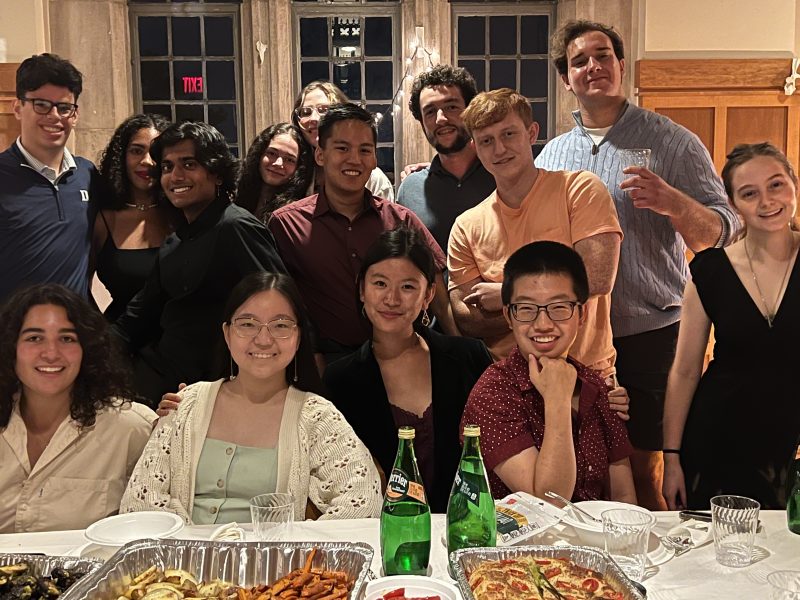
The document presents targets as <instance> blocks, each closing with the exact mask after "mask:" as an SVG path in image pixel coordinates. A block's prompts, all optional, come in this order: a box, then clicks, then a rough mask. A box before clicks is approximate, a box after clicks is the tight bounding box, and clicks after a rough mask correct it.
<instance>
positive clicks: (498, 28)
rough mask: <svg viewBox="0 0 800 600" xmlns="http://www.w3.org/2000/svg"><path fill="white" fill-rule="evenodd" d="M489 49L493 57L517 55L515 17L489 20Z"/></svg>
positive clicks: (491, 18)
mask: <svg viewBox="0 0 800 600" xmlns="http://www.w3.org/2000/svg"><path fill="white" fill-rule="evenodd" d="M489 48H490V52H489V53H490V54H492V55H495V56H497V55H500V56H502V55H512V56H513V55H515V54H516V53H517V17H490V18H489Z"/></svg>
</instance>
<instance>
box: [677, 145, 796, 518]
mask: <svg viewBox="0 0 800 600" xmlns="http://www.w3.org/2000/svg"><path fill="white" fill-rule="evenodd" d="M722 179H723V182H724V184H725V190H726V191H727V193H728V197H729V199H730V201H731V202H732V204H733V206H734V207H735V208H736V210H737V212H738V213H739V216H740V218H741V219H742V221H743V222H744V225H745V229H746V233H745V235H744V236H742V237H741V238H740V239H739V240H738V241H737V242H735V243H734V244H732V245H730V246H728V247H727V248H712V249H709V250H705V251H703V252H700V253H699V254H698V255H697V256H696V257H695V258H694V260H693V261H692V263H691V265H690V269H691V271H692V280H691V281H689V282H688V283H687V286H686V292H685V295H684V302H683V314H682V318H681V327H680V333H679V335H678V347H677V353H676V356H675V362H674V364H673V366H672V370H671V371H670V375H669V382H668V384H667V396H666V404H665V410H664V444H665V448H664V453H665V456H664V458H665V461H664V463H665V469H664V496H665V498H666V500H667V504H668V505H669V507H670V509H672V510H675V509H677V508H681V507H689V508H708V506H709V500H710V498H712V497H713V496H715V495H718V494H737V495H741V496H747V497H750V498H753V499H755V500H758V501H759V502H760V503H761V508H765V509H780V508H783V507H785V505H786V498H785V492H786V473H787V468H788V466H789V461H790V459H791V458H792V453H793V450H794V444H795V443H796V440H797V434H798V431H800V402H798V400H797V391H796V385H795V383H794V380H793V378H792V376H791V373H792V372H794V371H795V370H796V368H797V364H796V363H797V353H796V352H795V351H794V350H793V349H794V346H795V345H796V343H797V340H798V339H800V271H799V270H798V269H799V267H798V265H797V262H796V259H797V249H798V246H800V234H798V233H797V232H796V231H795V230H794V229H793V227H792V223H793V219H794V215H795V210H796V208H797V177H796V176H795V173H794V170H793V169H792V167H791V165H790V164H789V162H788V161H787V160H786V157H785V156H784V155H783V154H782V153H781V152H780V151H779V150H778V149H777V148H775V147H774V146H772V145H770V144H768V143H766V142H764V143H761V144H742V145H739V146H737V147H736V148H734V149H733V151H732V152H731V153H730V154H729V155H728V162H727V163H726V164H725V167H724V169H723V171H722ZM712 324H713V325H714V335H715V338H716V341H715V344H714V359H713V360H712V361H711V363H710V364H709V366H708V370H707V371H706V372H705V374H704V375H702V377H701V372H702V367H703V356H704V353H705V348H706V343H707V341H708V334H709V330H710V328H711V325H712Z"/></svg>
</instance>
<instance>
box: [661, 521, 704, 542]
mask: <svg viewBox="0 0 800 600" xmlns="http://www.w3.org/2000/svg"><path fill="white" fill-rule="evenodd" d="M667 535H675V536H679V537H687V536H688V537H689V538H690V539H691V540H692V547H693V548H699V547H700V546H704V545H705V544H707V543H708V542H710V541H711V540H712V539H713V538H714V536H713V533H712V531H711V523H709V522H708V521H698V520H696V519H689V520H687V521H684V522H683V523H681V524H680V525H676V526H675V527H673V528H672V529H670V530H669V531H668V532H667Z"/></svg>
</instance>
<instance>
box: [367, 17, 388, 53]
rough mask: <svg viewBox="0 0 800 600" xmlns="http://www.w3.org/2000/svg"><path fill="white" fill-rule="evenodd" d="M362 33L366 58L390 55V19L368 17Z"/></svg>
mask: <svg viewBox="0 0 800 600" xmlns="http://www.w3.org/2000/svg"><path fill="white" fill-rule="evenodd" d="M364 20H365V21H366V25H365V32H364V54H366V55H367V56H391V55H392V19H391V17H368V18H366V19H364Z"/></svg>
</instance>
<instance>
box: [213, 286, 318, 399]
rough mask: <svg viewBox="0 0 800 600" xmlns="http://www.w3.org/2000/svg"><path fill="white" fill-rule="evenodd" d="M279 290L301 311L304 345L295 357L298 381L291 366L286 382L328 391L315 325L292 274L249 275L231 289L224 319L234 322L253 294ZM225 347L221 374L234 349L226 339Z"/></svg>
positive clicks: (306, 390)
mask: <svg viewBox="0 0 800 600" xmlns="http://www.w3.org/2000/svg"><path fill="white" fill-rule="evenodd" d="M268 290H275V291H277V292H280V293H281V294H282V295H283V297H284V298H286V300H288V301H289V304H291V305H292V309H293V310H294V314H295V315H297V326H298V327H299V329H300V345H299V346H298V348H297V353H296V354H295V358H294V360H295V361H296V364H297V381H294V369H293V368H292V367H291V366H289V367H287V369H286V383H287V384H289V385H293V386H294V387H296V388H297V389H299V390H303V391H304V392H312V393H314V394H320V395H324V389H323V386H322V379H321V378H320V376H319V370H318V369H317V364H316V362H315V361H314V343H313V340H312V337H311V335H312V334H311V331H312V325H311V319H310V317H309V316H308V310H306V306H305V303H304V302H303V297H302V296H301V295H300V290H298V289H297V285H296V284H295V282H294V279H292V278H291V277H290V276H289V275H284V274H283V273H270V272H268V271H255V272H253V273H250V274H249V275H247V276H245V277H244V278H243V279H242V280H241V281H240V282H239V283H238V284H237V285H236V287H234V288H233V290H231V293H230V295H229V296H228V301H227V303H226V304H225V308H224V309H223V311H222V319H223V322H224V323H226V324H228V325H230V323H231V319H233V315H234V314H235V313H236V311H237V309H238V308H239V307H240V306H241V305H242V304H244V303H245V302H247V300H248V299H249V298H251V297H252V296H254V295H256V294H258V293H261V292H266V291H268ZM222 348H223V351H222V353H221V357H220V360H219V361H218V362H219V367H218V371H219V372H218V375H219V376H220V377H222V376H224V375H227V373H226V372H225V370H226V369H228V368H230V364H231V360H232V359H231V353H230V350H229V349H228V346H227V345H226V344H225V343H224V342H223V343H222Z"/></svg>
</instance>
